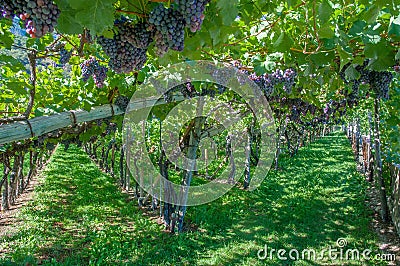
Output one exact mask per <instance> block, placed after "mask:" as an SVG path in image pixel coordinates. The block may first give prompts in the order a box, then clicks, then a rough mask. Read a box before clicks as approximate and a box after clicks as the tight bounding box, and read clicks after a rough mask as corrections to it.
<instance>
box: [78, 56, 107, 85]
mask: <svg viewBox="0 0 400 266" xmlns="http://www.w3.org/2000/svg"><path fill="white" fill-rule="evenodd" d="M81 69H82V80H83V81H84V82H86V81H88V79H89V78H90V77H91V76H93V80H94V83H95V84H96V86H97V87H98V88H102V87H103V86H104V81H105V79H106V77H107V68H106V67H104V66H101V65H100V64H99V62H98V61H97V59H96V58H95V57H91V58H89V59H88V60H86V61H85V62H83V63H82V64H81Z"/></svg>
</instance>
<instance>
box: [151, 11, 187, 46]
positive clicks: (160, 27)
mask: <svg viewBox="0 0 400 266" xmlns="http://www.w3.org/2000/svg"><path fill="white" fill-rule="evenodd" d="M149 23H150V26H149V28H150V29H152V28H153V27H154V28H155V29H156V30H157V32H158V34H157V35H156V37H155V40H156V47H158V44H160V45H161V48H162V49H158V48H157V49H158V54H161V52H160V51H164V50H166V49H165V45H166V44H167V45H168V48H170V49H172V50H176V51H183V48H184V40H185V30H184V28H185V25H186V23H185V18H184V17H183V15H182V14H181V13H180V12H179V11H178V10H175V9H173V8H165V7H164V5H162V4H160V5H158V6H157V7H155V8H154V9H153V11H152V12H151V13H150V16H149ZM161 37H162V38H161Z"/></svg>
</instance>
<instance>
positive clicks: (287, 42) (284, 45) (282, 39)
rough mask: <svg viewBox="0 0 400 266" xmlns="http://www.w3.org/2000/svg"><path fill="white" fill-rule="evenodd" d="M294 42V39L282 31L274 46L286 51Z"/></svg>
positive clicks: (277, 49) (279, 50)
mask: <svg viewBox="0 0 400 266" xmlns="http://www.w3.org/2000/svg"><path fill="white" fill-rule="evenodd" d="M292 44H293V39H292V38H291V37H290V36H289V35H288V34H287V33H286V32H284V31H282V32H281V34H280V35H279V37H278V39H277V40H276V41H275V43H274V44H273V48H274V50H275V51H277V52H286V51H288V50H290V48H291V47H292Z"/></svg>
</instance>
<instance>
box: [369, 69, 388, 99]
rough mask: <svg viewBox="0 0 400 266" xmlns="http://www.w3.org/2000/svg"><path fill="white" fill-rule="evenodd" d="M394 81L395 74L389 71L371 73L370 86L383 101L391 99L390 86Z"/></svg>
mask: <svg viewBox="0 0 400 266" xmlns="http://www.w3.org/2000/svg"><path fill="white" fill-rule="evenodd" d="M392 80H393V74H392V73H390V72H389V71H370V73H369V84H370V86H371V89H372V90H373V91H374V92H375V93H376V96H377V97H378V98H381V99H389V86H390V83H391V82H392Z"/></svg>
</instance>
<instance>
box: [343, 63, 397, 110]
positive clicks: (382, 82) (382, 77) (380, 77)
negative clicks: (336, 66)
mask: <svg viewBox="0 0 400 266" xmlns="http://www.w3.org/2000/svg"><path fill="white" fill-rule="evenodd" d="M368 63H369V60H368V59H367V60H365V61H364V62H363V64H362V65H357V66H356V67H355V69H356V70H357V71H358V72H359V73H360V77H359V78H357V79H354V80H351V81H348V80H346V79H345V76H344V74H341V73H344V71H345V70H346V69H347V67H349V65H350V64H347V65H346V66H345V67H343V69H342V70H341V72H340V73H339V74H340V77H341V78H342V79H343V80H344V82H345V84H348V83H352V91H351V93H350V94H349V95H348V98H349V103H350V105H351V106H352V105H354V104H357V100H358V98H359V95H358V94H359V88H360V85H361V84H369V85H370V88H371V89H372V90H373V91H374V92H375V94H376V97H378V98H383V99H388V98H389V86H390V83H391V82H392V80H393V74H392V73H391V72H389V71H375V70H368V69H367V66H368Z"/></svg>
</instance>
